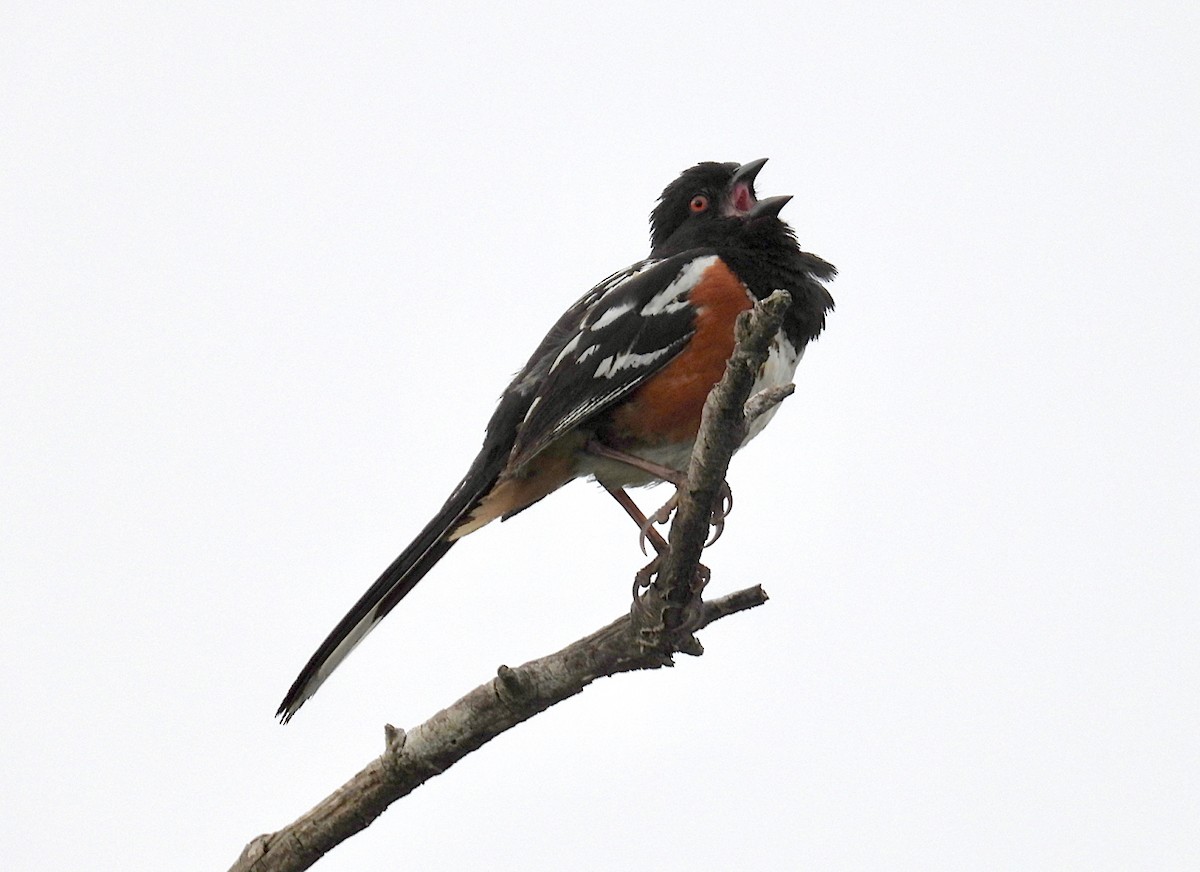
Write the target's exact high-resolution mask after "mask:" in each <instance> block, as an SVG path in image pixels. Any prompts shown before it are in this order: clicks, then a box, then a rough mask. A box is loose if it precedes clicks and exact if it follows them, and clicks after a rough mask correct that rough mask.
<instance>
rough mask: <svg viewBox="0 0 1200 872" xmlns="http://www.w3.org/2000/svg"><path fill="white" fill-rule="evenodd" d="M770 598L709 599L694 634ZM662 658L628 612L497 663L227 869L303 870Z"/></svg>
mask: <svg viewBox="0 0 1200 872" xmlns="http://www.w3.org/2000/svg"><path fill="white" fill-rule="evenodd" d="M766 601H767V594H766V592H765V591H764V590H763V589H762V588H761V587H759V586H755V587H750V588H746V589H745V590H740V591H737V592H736V593H732V594H729V595H728V596H724V597H721V598H719V599H716V600H712V601H710V602H706V603H704V605H703V608H702V610H701V612H700V615H699V621H698V625H697V629H699V628H700V627H705V626H708V625H709V624H711V623H712V622H713V621H717V620H720V619H721V618H723V617H726V616H727V615H732V614H734V613H736V612H741V611H745V610H746V609H751V608H754V607H755V606H759V605H762V604H763V603H765V602H766ZM670 662H671V661H670V658H669V657H668V656H664V655H663V654H662V653H661V652H658V651H653V650H646V649H643V648H642V647H641V646H639V645H637V644H635V641H634V631H633V622H632V619H631V618H630V616H628V615H626V616H624V617H621V618H618V619H617V620H615V621H613V622H612V623H611V624H609V625H608V626H607V627H604V628H602V629H600V630H597V631H596V632H595V633H592V634H591V635H590V636H587V637H585V638H583V639H580V640H579V641H577V642H573V643H572V644H570V645H568V646H567V647H566V648H563V649H562V650H561V651H558V652H557V653H554V654H550V655H548V656H546V657H542V658H540V659H538V660H532V661H530V662H529V663H526V664H524V665H523V666H518V667H516V668H514V669H510V668H509V667H507V666H501V667H500V669H499V671H498V674H497V676H496V678H494V679H492V680H491V681H488V682H487V683H485V684H481V685H480V686H479V687H477V688H475V689H474V690H472V691H471V692H470V693H468V694H467V695H466V696H464V697H463V698H462V699H460V700H458V702H456V703H454V704H453V705H451V706H450V707H449V708H446V709H443V710H442V711H440V712H438V713H437V714H435V715H434V716H433V717H431V718H430V719H429V720H427V721H426V722H425V723H423V724H421V725H420V726H418V727H414V728H413V729H412V730H410V731H409V732H408V733H407V734H405V733H404V731H402V730H398V729H396V728H395V727H393V726H391V725H390V724H389V725H388V726H387V727H386V728H385V730H384V733H385V744H386V748H385V750H384V752H383V754H382V755H381V756H379V757H378V758H376V759H375V760H373V761H371V763H370V764H369V765H367V766H366V768H364V769H363V770H362V771H361V772H359V773H358V774H357V775H355V776H354V777H353V778H351V779H350V780H349V781H347V782H346V783H345V784H344V785H342V786H341V787H340V788H338V789H337V790H336V791H334V792H333V793H332V794H331V795H330V796H328V797H327V798H326V799H324V800H323V801H322V802H321V803H320V804H319V805H317V806H316V807H315V808H314V809H312V810H311V811H309V812H308V813H307V814H304V815H303V816H301V817H300V818H299V819H298V820H296V821H295V822H294V823H292V824H289V825H288V826H286V827H284V828H283V829H282V830H280V831H279V832H276V833H270V834H267V835H262V836H259V837H258V838H256V839H254V840H253V841H252V842H251V843H250V844H249V845H247V846H246V848H245V850H244V851H243V852H242V855H241V856H240V857H239V858H238V859H237V862H236V863H234V864H233V866H232V867H231V868H230V872H294V870H301V869H308V868H309V867H310V866H312V865H313V863H315V862H316V861H317V860H319V859H320V858H321V856H322V855H324V854H325V853H326V852H328V851H329V850H330V849H331V848H333V847H335V846H336V845H338V844H339V843H340V842H342V841H344V840H345V839H347V838H349V837H350V836H352V835H354V834H355V833H357V832H359V831H360V830H363V829H365V828H366V827H367V826H368V825H369V824H370V823H371V822H372V821H374V820H375V818H377V817H378V816H379V815H380V814H382V813H383V811H384V810H385V809H386V808H387V807H388V806H389V805H391V804H392V803H393V802H395V801H396V800H397V799H400V798H401V797H403V796H406V795H407V794H409V793H411V792H412V791H413V790H415V789H416V788H417V787H419V786H420V785H422V784H424V783H425V782H426V781H428V780H429V779H430V778H432V777H433V776H435V775H440V774H441V773H442V772H445V771H446V770H447V769H449V768H450V767H451V766H453V765H454V764H455V763H456V762H458V761H459V760H461V759H462V758H463V757H465V756H466V755H467V754H469V753H471V752H472V751H474V750H475V749H476V748H479V747H480V746H481V745H483V744H485V743H486V742H488V741H490V740H491V739H493V738H495V737H496V736H498V735H500V734H501V733H503V732H504V731H505V730H508V729H511V728H512V727H515V726H516V725H517V724H519V723H521V722H522V721H525V720H528V719H529V718H531V717H533V716H534V715H536V714H538V713H539V712H542V711H545V710H546V709H548V708H549V707H550V706H552V705H554V704H555V703H557V702H561V701H562V700H564V699H568V698H569V697H572V696H574V695H575V694H577V693H579V692H580V691H582V690H583V689H584V688H585V687H587V686H588V685H589V684H591V683H592V682H593V681H595V680H596V679H597V678H603V677H604V676H607V675H616V674H617V673H619V672H629V671H632V670H636V669H655V668H657V667H660V666H668V665H670Z"/></svg>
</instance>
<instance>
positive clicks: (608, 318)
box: [590, 303, 634, 330]
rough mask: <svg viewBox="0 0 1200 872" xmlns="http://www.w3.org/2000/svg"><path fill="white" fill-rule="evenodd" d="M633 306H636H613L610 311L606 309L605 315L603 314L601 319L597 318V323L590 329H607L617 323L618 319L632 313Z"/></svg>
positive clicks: (624, 304) (627, 304) (630, 304)
mask: <svg viewBox="0 0 1200 872" xmlns="http://www.w3.org/2000/svg"><path fill="white" fill-rule="evenodd" d="M633 305H634V304H633V303H622V304H621V305H619V306H613V307H611V308H609V309H605V310H604V314H602V315H601V316H600V317H599V318H597V319H596V322H595V323H594V324H592V325H590V329H592V330H603V329H604V328H605V327H607V326H608V325H609V324H611V323H612V322H613V321H616V320H617V319H618V318H620V317H621V316H622V315H624V314H625V313H626V312H632V311H633Z"/></svg>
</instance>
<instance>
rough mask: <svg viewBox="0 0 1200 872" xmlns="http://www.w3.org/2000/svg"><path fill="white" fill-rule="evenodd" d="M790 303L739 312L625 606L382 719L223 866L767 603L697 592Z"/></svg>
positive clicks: (304, 846) (335, 816) (290, 861)
mask: <svg viewBox="0 0 1200 872" xmlns="http://www.w3.org/2000/svg"><path fill="white" fill-rule="evenodd" d="M788 304H789V298H788V295H787V294H786V293H784V292H783V291H777V292H776V293H774V294H772V295H771V297H769V298H768V299H766V300H764V301H762V302H761V303H759V304H758V305H756V306H755V307H754V309H753V310H752V311H751V312H748V313H743V314H742V315H741V316H740V317H739V318H738V323H737V329H736V334H735V335H736V339H737V347H736V349H735V351H734V354H733V356H732V357H731V358H730V361H729V364H728V366H727V367H726V370H725V376H724V378H722V380H721V382H720V383H719V384H718V385H717V386H716V387H715V388H713V390H712V393H710V394H709V397H708V401H707V403H706V404H705V407H704V416H703V419H702V422H701V425H700V433H699V435H698V437H697V439H696V446H695V449H694V450H693V452H692V458H691V464H690V466H689V468H688V485H687V486H686V487H684V488H681V489H680V494H679V508H678V510H677V513H676V515H675V520H674V522H673V523H672V525H671V536H670V545H671V548H670V551H669V552H668V554H667V555H666V556H665V557H664V559H663V563H662V566H661V567H660V570H659V572H658V576H657V579H656V580H655V582H654V583H653V584H652V585H651V587H650V589H649V590H648V591H647V592H646V593H645V594H643V595H641V597H639V598H638V600H637V601H635V605H634V608H633V610H632V612H631V614H630V615H626V616H625V617H622V618H618V619H617V620H616V621H614V622H612V623H611V624H609V625H608V626H607V627H604V628H602V629H600V630H597V631H596V632H595V633H592V634H591V635H590V636H587V637H586V638H583V639H580V640H579V641H577V642H574V643H572V644H570V645H568V646H567V647H566V648H563V649H562V650H561V651H558V652H557V653H555V654H550V655H548V656H546V657H542V658H540V659H538V660H533V661H530V662H529V663H526V664H524V665H523V666H518V667H516V668H515V669H510V668H509V667H507V666H501V667H500V669H499V670H498V671H497V674H496V677H495V678H493V679H492V680H491V681H488V682H487V683H485V684H481V685H480V686H479V687H477V688H475V689H474V690H473V691H471V692H470V693H468V694H467V695H466V696H464V697H462V699H460V700H458V702H456V703H454V704H453V705H451V706H450V707H448V708H446V709H443V710H442V711H440V712H438V713H437V714H435V715H434V716H433V717H431V718H430V719H429V720H427V721H426V722H425V723H423V724H421V725H419V726H417V727H414V728H413V729H412V730H410V731H409V732H407V733H405V732H404V731H403V730H400V729H397V728H396V727H393V726H391V725H390V724H389V725H388V726H387V727H385V729H384V739H385V749H384V752H383V754H382V755H381V756H379V757H378V758H376V759H375V760H373V761H372V762H371V763H370V764H369V765H368V766H366V768H364V769H363V770H362V771H361V772H359V773H358V774H357V775H355V776H354V777H353V778H351V779H350V780H349V781H347V782H346V783H345V784H344V785H342V786H341V787H340V788H338V789H337V790H336V791H334V792H333V793H332V794H331V795H330V796H328V797H327V798H326V799H324V800H323V801H322V802H321V803H320V804H319V805H317V806H316V807H315V808H313V809H312V810H311V811H309V812H308V813H307V814H304V815H302V816H301V817H300V818H299V819H298V820H296V821H295V822H294V823H292V824H290V825H288V826H287V827H284V828H283V829H282V830H279V831H278V832H276V833H268V834H266V835H262V836H259V837H258V838H256V839H254V840H253V841H252V842H250V844H249V845H247V846H246V848H245V850H243V852H242V855H241V856H240V857H239V858H238V860H237V862H236V863H234V865H233V866H232V867H231V870H230V872H294V870H301V869H308V868H309V867H310V866H312V864H313V863H315V862H316V861H317V860H318V859H320V858H321V857H322V856H323V855H324V854H325V853H326V852H328V851H329V850H330V849H331V848H333V847H334V846H336V845H338V844H339V843H340V842H342V841H344V840H345V839H347V838H349V837H350V836H352V835H354V834H355V833H357V832H359V831H361V830H363V829H365V828H366V827H367V826H369V825H370V824H371V822H372V821H374V820H375V818H377V817H378V816H379V815H380V814H382V813H383V811H384V810H385V809H386V808H387V807H388V806H389V805H391V804H392V803H393V802H395V801H396V800H397V799H400V798H401V797H403V796H406V795H407V794H409V793H411V792H412V791H413V790H414V789H415V788H417V787H419V786H420V785H421V784H424V783H425V782H426V781H428V780H429V779H430V778H432V777H434V776H435V775H440V774H441V773H443V772H445V771H446V770H447V769H449V768H450V767H451V766H453V765H454V764H455V763H456V762H457V761H459V760H461V759H462V758H463V757H465V756H466V755H467V754H469V753H471V752H472V751H474V750H475V749H477V748H479V747H481V746H482V745H484V744H485V743H487V742H489V741H491V740H492V739H493V738H495V737H496V736H498V735H499V734H500V733H502V732H504V731H505V730H509V729H511V728H512V727H514V726H516V725H517V724H519V723H521V722H522V721H525V720H528V719H529V718H531V717H533V716H534V715H536V714H538V713H539V712H542V711H545V710H546V709H547V708H549V707H550V706H552V705H554V704H555V703H558V702H561V701H562V700H564V699H568V698H569V697H572V696H574V695H575V694H577V693H580V692H581V691H582V690H583V689H584V688H585V687H587V686H588V685H589V684H591V683H592V682H593V681H595V680H596V679H597V678H603V677H604V676H608V675H616V674H617V673H620V672H629V671H632V670H637V669H655V668H658V667H661V666H670V665H671V664H672V660H671V657H672V655H673V653H674V652H676V651H682V652H684V653H689V654H699V653H701V652H702V651H703V649H702V648H701V647H700V643H699V641H697V640H696V639H695V637H694V636H693V635H692V634H693V633H694V632H695V631H696V630H699V629H701V628H703V627H706V626H707V625H708V624H710V623H712V622H713V621H716V620H719V619H721V618H723V617H725V616H727V615H731V614H734V613H736V612H740V611H744V610H746V609H751V608H754V607H755V606H759V605H762V604H763V603H764V602H766V600H767V595H766V593H765V592H764V591H763V589H762V588H761V587H758V586H755V587H751V588H747V589H745V590H742V591H738V592H736V593H732V594H729V595H728V596H724V597H721V598H719V599H716V600H711V601H708V602H704V601H703V600H702V599H701V598H700V593H701V591H702V589H703V586H704V583H705V582H707V578H708V571H707V570H706V569H704V568H703V567H701V566H700V565H699V560H700V553H701V551H702V550H703V548H704V543H705V539H706V538H707V536H708V529H709V521H710V519H711V517H712V507H713V506H714V504H715V502H716V500H717V496H718V494H719V493H720V491H721V487H722V484H723V482H724V479H725V472H726V470H727V468H728V466H729V459H730V457H731V456H732V455H733V452H734V451H735V450H737V447H738V446H739V445H741V444H742V442H743V441H744V439H745V437H746V433H747V428H748V427H749V422H750V421H752V420H753V419H754V418H755V417H757V416H758V415H761V414H763V413H765V412H766V411H768V410H769V409H771V408H773V407H774V406H775V405H777V404H778V403H779V402H780V401H782V400H783V399H784V398H785V397H786V396H787V395H788V394H789V393H790V390H788V389H787V388H781V389H774V390H770V391H763V392H761V393H760V394H759V395H757V396H755V397H754V398H752V399H750V398H749V394H750V390H751V388H752V386H753V383H754V380H755V377H756V376H757V373H758V371H759V368H760V367H761V366H762V364H763V362H764V361H765V360H766V357H767V350H768V348H769V347H770V343H771V339H772V337H774V335H775V334H776V332H777V331H778V330H779V325H780V324H781V322H782V319H783V315H784V312H785V311H786V310H787V306H788Z"/></svg>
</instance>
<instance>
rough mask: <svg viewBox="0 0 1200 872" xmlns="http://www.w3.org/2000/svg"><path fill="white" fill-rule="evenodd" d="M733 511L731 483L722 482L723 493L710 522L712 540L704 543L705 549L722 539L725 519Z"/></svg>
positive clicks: (719, 497) (719, 496)
mask: <svg viewBox="0 0 1200 872" xmlns="http://www.w3.org/2000/svg"><path fill="white" fill-rule="evenodd" d="M732 511H733V491H732V490H730V489H729V482H726V481H723V482H721V492H720V494H718V505H717V507H716V508H715V509H713V511H712V516H711V518H710V520H709V526H710V527H712V536H711V538H710V539H709V540H708V541H707V542H705V543H704V547H705V548H707V547H708V546H710V545H712V544H713V543H714V542H716V541H717V540H718V539H720V538H721V534H722V533H724V532H725V518H726V516H727V515H728V514H729V513H730V512H732Z"/></svg>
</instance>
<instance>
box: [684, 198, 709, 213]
mask: <svg viewBox="0 0 1200 872" xmlns="http://www.w3.org/2000/svg"><path fill="white" fill-rule="evenodd" d="M688 208H689V209H691V210H692V211H693V212H703V211H704V210H705V209H707V208H708V197H706V196H704V195H703V194H697V195H696V196H694V197H692V202H690V203H688Z"/></svg>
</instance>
